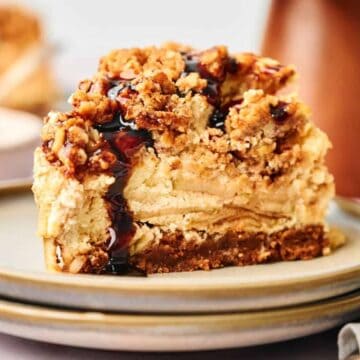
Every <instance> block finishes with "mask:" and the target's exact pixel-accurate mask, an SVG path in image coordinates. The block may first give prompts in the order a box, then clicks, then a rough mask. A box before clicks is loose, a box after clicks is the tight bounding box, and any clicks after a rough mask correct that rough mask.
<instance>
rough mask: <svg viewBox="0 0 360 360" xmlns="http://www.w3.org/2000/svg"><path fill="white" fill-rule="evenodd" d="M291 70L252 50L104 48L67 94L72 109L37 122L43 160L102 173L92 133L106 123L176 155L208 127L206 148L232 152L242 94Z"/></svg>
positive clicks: (269, 89) (73, 170)
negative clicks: (92, 69)
mask: <svg viewBox="0 0 360 360" xmlns="http://www.w3.org/2000/svg"><path fill="white" fill-rule="evenodd" d="M293 75H294V70H293V68H292V67H291V66H282V65H280V64H279V63H278V62H276V61H275V60H272V59H267V58H261V57H258V56H256V55H253V54H240V55H235V56H230V55H229V54H228V51H227V48H226V47H224V46H218V47H213V48H210V49H208V50H205V51H201V52H199V51H196V50H195V49H192V48H190V47H188V46H182V45H178V44H167V45H164V46H163V47H160V48H156V47H148V48H144V49H137V48H134V49H121V50H115V51H112V52H110V53H109V54H108V55H107V56H105V57H103V58H102V59H101V61H100V64H99V70H98V73H97V74H96V75H95V76H94V78H93V79H88V80H84V81H82V82H80V84H79V87H78V89H77V90H76V91H75V93H74V94H73V95H72V96H71V98H70V102H71V104H72V106H73V110H72V111H71V112H70V113H68V114H58V115H56V116H55V115H54V116H55V117H56V120H55V119H54V120H51V121H50V120H49V118H47V119H46V120H45V126H44V131H43V141H44V147H45V149H46V153H47V158H48V160H49V161H51V162H55V163H56V164H58V166H60V167H62V168H63V169H64V170H65V172H66V173H67V174H72V175H74V174H79V173H80V172H81V170H82V169H83V168H85V167H86V166H85V165H86V164H88V163H89V164H91V167H92V168H96V169H99V170H100V171H107V170H108V169H109V168H110V167H111V165H112V164H113V161H109V159H108V158H109V157H110V156H109V154H107V149H106V146H103V143H102V141H103V135H101V134H99V132H98V131H97V130H100V131H101V130H102V129H104V128H105V127H106V126H108V128H111V127H113V128H116V127H117V128H118V129H120V128H126V127H127V128H130V129H131V128H132V129H139V130H140V129H143V130H146V131H150V132H151V133H152V137H153V138H154V139H155V140H156V141H155V148H156V149H157V151H171V152H172V153H180V152H181V151H182V150H183V149H184V148H185V147H186V144H189V143H191V142H196V138H197V137H198V136H199V135H196V134H202V133H206V132H207V131H208V132H209V136H212V135H211V133H212V132H214V131H215V134H216V137H217V140H213V141H212V144H213V150H214V151H217V150H220V149H222V150H223V151H225V150H224V149H227V151H232V150H234V149H236V150H237V148H238V147H240V145H239V144H238V145H236V146H235V147H234V146H232V144H234V143H235V141H236V139H237V138H239V136H238V135H239V129H238V128H237V125H238V124H239V123H240V122H241V115H240V112H239V110H237V109H238V108H239V107H240V108H241V103H242V101H243V98H244V94H245V93H246V91H247V90H248V89H254V88H255V89H262V90H263V91H264V93H265V94H267V93H274V92H275V91H277V90H278V89H279V88H280V87H282V86H284V85H285V84H286V83H287V82H288V81H289V80H290V79H291V77H293ZM258 96H260V95H258ZM248 97H249V96H248ZM214 99H215V100H214ZM254 101H255V100H254ZM266 101H268V102H269V101H272V103H275V102H276V100H275V99H272V100H266ZM229 102H230V103H229ZM231 102H233V103H231ZM289 106H290V105H289ZM248 107H249V106H247V108H248ZM290 108H291V106H290ZM246 111H248V112H249V110H246V109H244V110H243V112H242V113H241V114H245V112H246ZM238 113H239V115H238ZM289 117H290V118H291V112H290V116H289ZM235 118H238V119H237V120H235ZM119 119H120V120H119ZM219 119H220V122H221V124H222V125H220V126H217V125H218V124H217V121H218V120H219ZM266 119H268V120H269V119H270V117H269V116H266V117H265V119H263V120H262V121H263V122H264V121H267V120H266ZM119 121H120V124H119ZM74 122H76V124H77V125H76V126H77V127H75V128H74ZM218 122H219V121H218ZM225 123H229V125H227V126H226V129H225ZM102 126H103V127H102ZM286 126H291V124H289V125H286ZM70 128H71V130H70ZM214 128H218V129H219V130H214ZM248 128H249V130H250V126H248ZM81 130H82V131H81ZM221 130H222V131H221ZM254 130H255V128H254ZM240 131H241V130H240ZM84 132H85V133H86V134H84ZM237 134H238V135H237ZM86 135H87V136H86ZM206 136H207V135H205V137H206ZM214 139H215V138H214ZM103 152H105V155H104V156H103V154H102V153H103ZM75 153H77V154H75ZM96 162H99V164H96Z"/></svg>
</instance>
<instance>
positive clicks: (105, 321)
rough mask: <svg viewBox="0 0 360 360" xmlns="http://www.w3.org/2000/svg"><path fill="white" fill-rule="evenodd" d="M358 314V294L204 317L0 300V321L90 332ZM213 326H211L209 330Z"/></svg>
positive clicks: (216, 327) (228, 326) (226, 326)
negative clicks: (72, 326)
mask: <svg viewBox="0 0 360 360" xmlns="http://www.w3.org/2000/svg"><path fill="white" fill-rule="evenodd" d="M355 310H358V311H360V291H359V290H357V291H355V292H352V293H350V294H345V295H342V296H339V297H336V298H331V299H326V300H322V301H318V302H315V303H310V304H300V305H296V306H290V307H283V308H277V309H265V310H260V311H242V312H232V313H225V314H222V313H205V314H178V315H176V314H175V315H174V314H172V315H169V314H165V315H163V314H126V313H119V312H117V313H115V312H100V311H86V310H85V311H81V310H73V309H62V308H55V307H50V306H44V305H34V304H31V303H21V302H15V301H9V300H4V299H0V319H6V320H10V321H17V322H19V321H24V322H26V323H27V324H44V325H49V324H51V326H53V325H54V324H57V325H61V326H64V325H65V326H66V325H69V324H70V325H73V324H76V327H78V328H84V329H91V328H99V326H100V327H101V326H106V327H107V328H111V327H112V328H114V327H118V328H120V327H121V328H125V329H126V328H128V327H129V325H130V326H137V327H139V326H140V327H141V326H142V327H148V328H149V329H153V328H154V326H155V327H181V326H187V327H188V328H190V329H191V328H197V329H199V327H202V328H203V329H206V330H207V331H210V332H214V331H216V332H219V331H226V330H234V327H235V328H237V329H241V328H248V327H249V326H274V325H279V324H282V323H284V322H285V321H286V322H287V323H289V322H293V321H306V320H309V319H311V318H313V317H314V316H315V317H316V318H321V317H324V316H325V317H326V316H337V315H341V314H346V313H350V312H352V311H355ZM211 325H212V326H211Z"/></svg>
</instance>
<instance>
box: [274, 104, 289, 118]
mask: <svg viewBox="0 0 360 360" xmlns="http://www.w3.org/2000/svg"><path fill="white" fill-rule="evenodd" d="M287 105H288V104H287V103H286V102H285V101H279V102H278V104H277V105H270V114H271V117H272V118H273V119H274V120H275V121H276V122H278V123H283V122H284V121H285V120H286V119H287V118H288V116H289V113H288V112H287V111H286V107H287Z"/></svg>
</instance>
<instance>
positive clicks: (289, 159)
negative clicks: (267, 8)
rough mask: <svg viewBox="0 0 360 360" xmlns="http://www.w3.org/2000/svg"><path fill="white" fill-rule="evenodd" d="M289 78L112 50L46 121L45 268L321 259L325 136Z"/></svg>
mask: <svg viewBox="0 0 360 360" xmlns="http://www.w3.org/2000/svg"><path fill="white" fill-rule="evenodd" d="M294 75H295V72H294V69H293V68H292V67H291V66H282V65H280V64H279V63H278V62H277V61H275V60H272V59H269V58H263V57H259V56H256V55H253V54H247V53H244V54H235V55H230V54H229V53H228V51H227V48H226V47H224V46H217V47H213V48H210V49H208V50H204V51H198V50H196V49H193V48H190V47H187V46H182V45H178V44H167V45H164V46H163V47H147V48H143V49H138V48H134V49H121V50H115V51H112V52H111V53H110V54H108V55H107V56H105V57H103V58H102V59H101V61H100V64H99V68H98V71H97V73H96V74H95V76H94V77H93V78H92V79H91V80H85V81H82V82H81V83H80V84H79V87H78V89H77V90H76V91H75V92H74V93H73V95H72V96H71V98H70V102H71V104H72V110H71V111H70V112H68V113H59V112H50V113H49V115H48V116H47V117H46V118H45V121H44V126H43V130H42V134H41V136H42V141H43V143H42V146H41V147H39V148H38V149H37V150H36V152H35V169H34V172H35V180H34V185H33V191H34V193H35V199H36V203H37V206H38V208H39V234H40V236H41V237H42V238H43V241H44V246H45V257H46V262H47V266H48V268H49V269H53V270H57V271H65V272H71V273H111V274H121V273H124V271H127V270H128V269H129V268H135V269H138V270H140V271H143V272H144V273H164V272H173V271H193V270H198V269H202V270H208V269H214V268H220V267H225V266H240V265H249V264H260V263H269V262H275V261H287V260H301V259H311V258H314V257H317V256H321V255H326V254H328V253H330V252H331V243H330V239H329V233H328V230H327V226H326V224H325V223H324V216H325V212H326V208H327V206H328V203H329V200H330V199H331V197H332V196H333V194H334V182H333V177H332V176H331V175H330V174H329V173H328V170H327V168H326V166H325V165H324V157H325V154H326V152H327V150H328V148H329V146H330V143H329V140H328V138H327V136H326V135H325V134H324V133H323V132H322V131H321V130H319V129H318V128H317V127H316V126H315V125H314V124H313V123H312V122H311V121H310V120H309V111H308V109H307V108H306V106H305V105H304V104H302V103H301V102H299V100H298V99H297V98H296V97H294V96H283V95H282V96H280V95H277V93H278V91H279V90H280V89H281V88H283V87H284V86H285V85H286V84H287V83H288V82H289V81H290V80H291V79H292V78H293V77H294Z"/></svg>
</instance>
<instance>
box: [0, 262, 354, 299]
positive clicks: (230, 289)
mask: <svg viewBox="0 0 360 360" xmlns="http://www.w3.org/2000/svg"><path fill="white" fill-rule="evenodd" d="M359 277H360V264H359V265H358V266H357V267H355V268H353V269H344V270H343V271H337V272H328V273H326V274H318V275H312V276H306V277H303V278H301V279H297V280H294V279H283V280H268V281H267V282H264V283H259V282H257V283H255V284H254V283H247V284H239V283H237V282H229V283H226V284H224V283H220V282H217V283H213V284H210V283H208V282H207V283H205V282H201V278H198V279H199V281H197V282H194V281H191V282H187V283H185V282H184V283H181V282H180V283H179V282H177V283H176V279H175V278H174V282H170V281H167V282H166V283H156V282H153V281H151V282H146V279H147V278H137V277H122V276H119V277H117V276H109V275H91V274H90V275H88V274H76V275H74V274H62V273H37V272H32V273H23V272H22V271H16V270H7V269H5V268H2V267H0V281H6V282H12V283H17V284H18V285H21V284H24V283H26V284H27V285H29V283H31V285H33V286H40V287H44V286H48V287H54V286H55V287H56V288H57V289H58V288H59V287H62V288H68V287H69V286H71V288H72V290H76V291H85V292H89V291H91V292H94V291H99V292H101V293H103V292H104V291H106V292H114V291H121V292H122V293H123V294H124V295H126V293H127V294H129V293H130V294H134V293H141V294H143V293H144V292H146V293H147V294H148V295H152V296H154V295H162V294H164V295H169V294H177V293H178V294H183V296H186V297H188V296H191V297H198V296H204V295H206V294H213V293H217V292H218V291H219V290H221V291H222V295H223V296H225V295H226V294H227V293H231V294H232V295H234V293H237V292H241V294H242V295H243V296H244V295H252V294H256V293H258V292H259V291H261V293H262V294H263V295H266V294H269V293H271V294H276V293H282V292H283V289H284V288H286V290H287V291H292V290H297V289H299V288H301V289H303V290H309V289H313V288H317V287H319V286H327V285H330V284H333V283H334V282H343V281H344V282H345V281H350V280H352V279H355V278H359ZM90 280H91V281H90ZM88 283H91V285H88Z"/></svg>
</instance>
